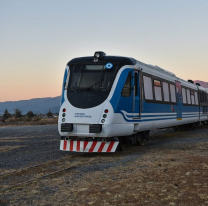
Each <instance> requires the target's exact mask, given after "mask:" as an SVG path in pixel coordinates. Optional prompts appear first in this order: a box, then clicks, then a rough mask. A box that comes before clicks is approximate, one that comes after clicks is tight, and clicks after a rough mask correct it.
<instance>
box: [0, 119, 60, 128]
mask: <svg viewBox="0 0 208 206" xmlns="http://www.w3.org/2000/svg"><path fill="white" fill-rule="evenodd" d="M54 124H58V118H40V117H34V118H32V119H28V118H27V119H9V120H6V122H5V123H2V122H1V123H0V127H9V126H24V125H28V126H29V125H54Z"/></svg>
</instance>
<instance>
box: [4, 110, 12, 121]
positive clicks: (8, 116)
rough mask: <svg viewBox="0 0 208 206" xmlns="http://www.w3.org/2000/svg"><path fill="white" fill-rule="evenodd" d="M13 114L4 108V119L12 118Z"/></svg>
mask: <svg viewBox="0 0 208 206" xmlns="http://www.w3.org/2000/svg"><path fill="white" fill-rule="evenodd" d="M11 116H12V115H11V114H10V113H9V112H8V110H7V109H5V110H4V114H3V119H4V120H5V119H8V118H10V117H11Z"/></svg>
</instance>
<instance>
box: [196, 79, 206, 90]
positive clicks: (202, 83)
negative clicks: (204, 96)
mask: <svg viewBox="0 0 208 206" xmlns="http://www.w3.org/2000/svg"><path fill="white" fill-rule="evenodd" d="M196 83H199V84H200V85H201V86H202V87H205V88H208V82H203V81H200V80H194V84H196Z"/></svg>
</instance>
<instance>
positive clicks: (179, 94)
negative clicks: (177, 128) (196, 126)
mask: <svg viewBox="0 0 208 206" xmlns="http://www.w3.org/2000/svg"><path fill="white" fill-rule="evenodd" d="M175 83H176V97H177V119H178V120H182V91H181V82H178V81H176V82H175Z"/></svg>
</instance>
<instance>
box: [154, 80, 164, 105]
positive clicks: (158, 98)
mask: <svg viewBox="0 0 208 206" xmlns="http://www.w3.org/2000/svg"><path fill="white" fill-rule="evenodd" d="M154 90H155V100H156V101H162V88H161V82H160V81H158V80H154Z"/></svg>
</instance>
